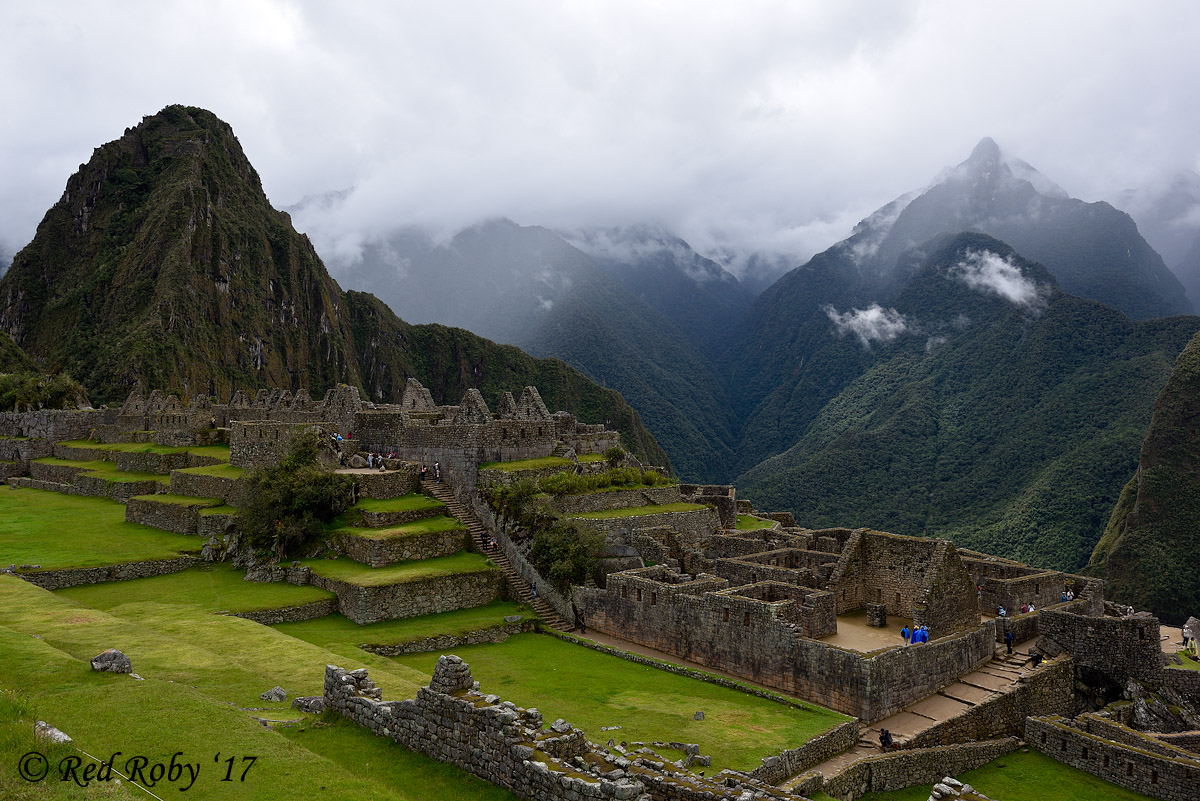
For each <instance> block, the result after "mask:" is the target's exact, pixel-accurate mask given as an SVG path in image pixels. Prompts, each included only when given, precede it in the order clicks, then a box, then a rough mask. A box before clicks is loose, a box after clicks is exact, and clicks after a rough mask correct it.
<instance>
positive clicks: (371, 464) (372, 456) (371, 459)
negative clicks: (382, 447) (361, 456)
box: [367, 451, 375, 470]
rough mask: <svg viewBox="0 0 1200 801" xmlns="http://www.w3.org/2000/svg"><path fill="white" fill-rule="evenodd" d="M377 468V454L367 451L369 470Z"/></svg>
mask: <svg viewBox="0 0 1200 801" xmlns="http://www.w3.org/2000/svg"><path fill="white" fill-rule="evenodd" d="M374 466H375V454H373V453H371V452H370V451H367V469H368V470H370V469H371V468H372V467H374Z"/></svg>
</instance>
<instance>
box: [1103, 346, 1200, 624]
mask: <svg viewBox="0 0 1200 801" xmlns="http://www.w3.org/2000/svg"><path fill="white" fill-rule="evenodd" d="M1198 419H1200V335H1197V336H1196V337H1194V338H1193V339H1192V341H1191V342H1189V343H1188V345H1187V347H1186V348H1184V350H1183V353H1181V354H1180V355H1179V359H1178V360H1177V361H1176V362H1175V369H1174V370H1173V371H1172V372H1171V377H1170V379H1169V380H1168V381H1167V383H1166V386H1165V387H1163V390H1162V392H1160V393H1159V395H1158V398H1157V400H1155V402H1154V415H1153V417H1152V418H1151V420H1150V431H1149V433H1148V434H1147V435H1146V439H1145V441H1144V442H1143V443H1142V450H1141V458H1140V460H1139V462H1138V468H1137V472H1136V474H1135V475H1134V477H1133V479H1132V480H1131V481H1129V483H1128V484H1126V485H1125V488H1124V490H1123V491H1122V492H1121V496H1120V498H1119V499H1118V501H1117V503H1116V506H1115V508H1114V510H1113V513H1112V518H1111V519H1110V520H1109V522H1108V528H1107V529H1106V530H1105V532H1104V536H1103V537H1102V538H1101V540H1100V542H1099V543H1098V544H1097V545H1096V550H1095V552H1094V553H1093V554H1092V559H1091V563H1090V564H1089V565H1088V572H1090V573H1094V574H1095V575H1099V576H1102V577H1103V578H1104V579H1105V580H1106V581H1107V582H1108V592H1109V595H1110V596H1111V597H1113V598H1114V599H1115V600H1118V601H1122V602H1124V603H1127V604H1130V605H1132V606H1135V607H1137V608H1139V609H1152V610H1154V611H1155V612H1156V613H1157V614H1158V615H1159V617H1161V618H1162V619H1163V620H1165V621H1167V622H1169V623H1173V624H1176V625H1178V624H1181V623H1182V622H1183V621H1185V620H1186V619H1187V617H1188V615H1189V614H1194V613H1195V610H1196V609H1198V608H1200V574H1197V572H1196V565H1195V556H1196V553H1197V550H1198V549H1200V426H1198V425H1197V422H1196V421H1197V420H1198Z"/></svg>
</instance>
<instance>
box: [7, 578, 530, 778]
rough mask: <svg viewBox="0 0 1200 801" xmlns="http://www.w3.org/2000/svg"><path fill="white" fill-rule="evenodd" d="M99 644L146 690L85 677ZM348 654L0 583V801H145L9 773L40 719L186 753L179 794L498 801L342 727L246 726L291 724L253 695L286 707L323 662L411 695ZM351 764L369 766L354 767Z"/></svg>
mask: <svg viewBox="0 0 1200 801" xmlns="http://www.w3.org/2000/svg"><path fill="white" fill-rule="evenodd" d="M30 635H36V637H35V636H30ZM109 647H116V648H120V649H121V650H122V651H124V652H125V653H126V654H127V655H128V656H129V657H130V659H131V660H132V663H133V668H134V671H135V672H137V673H138V674H139V675H141V676H143V677H144V678H145V681H136V680H133V679H131V678H130V677H128V676H123V675H116V674H108V673H96V672H94V671H92V670H91V669H90V666H89V665H88V663H87V660H88V659H90V658H91V657H92V656H94V655H95V654H97V653H99V652H100V651H102V650H104V649H105V648H109ZM358 656H359V658H357V659H348V658H345V657H342V656H338V655H335V654H332V653H331V652H329V651H327V650H324V649H321V648H318V647H316V646H313V645H311V644H309V643H305V642H302V641H300V640H297V639H295V638H292V637H288V636H286V635H283V634H280V633H279V632H276V631H275V630H273V629H272V628H270V627H268V626H260V625H258V624H256V623H251V622H250V621H247V620H241V619H239V618H233V617H224V616H217V615H211V614H206V613H202V612H199V611H198V610H197V609H195V608H189V607H188V606H186V605H174V606H172V605H168V604H160V603H147V602H131V603H127V604H124V605H120V606H116V607H114V608H113V609H112V610H111V612H102V611H99V610H95V609H89V608H86V607H82V606H79V605H78V604H76V603H74V602H73V601H71V600H69V599H67V598H63V597H59V596H58V595H56V594H54V593H49V592H46V591H45V590H41V589H39V588H37V587H34V586H33V585H30V584H27V583H26V582H23V581H21V580H19V579H16V578H13V577H10V576H0V797H3V798H25V797H29V798H35V799H38V798H47V799H58V798H72V799H74V798H115V799H121V801H123V800H124V799H126V798H145V797H147V796H146V795H145V794H144V793H143V792H142V791H140V790H132V792H133V795H129V794H127V793H120V792H116V791H115V790H114V788H113V787H111V786H110V787H104V788H100V790H102V791H103V792H95V794H88V793H85V792H84V791H82V790H80V789H79V788H71V789H70V790H69V791H67V792H60V786H59V783H57V782H56V783H51V782H44V783H41V784H39V785H37V786H36V787H31V786H29V785H27V784H25V783H24V782H22V780H20V779H19V778H17V777H16V776H15V775H14V771H13V770H12V767H13V766H14V765H15V764H16V761H17V759H18V758H19V757H20V755H21V754H22V753H25V752H26V751H28V750H47V749H46V748H45V746H39V747H36V749H35V748H31V747H30V746H29V737H28V732H29V730H30V729H31V721H32V719H33V718H38V719H42V720H47V721H49V722H51V723H52V724H53V725H55V726H57V727H58V728H60V729H62V730H63V731H66V732H67V733H68V734H70V735H71V736H72V737H73V738H74V740H75V745H76V746H78V747H79V748H81V749H83V750H85V751H87V752H88V753H90V754H95V755H97V756H101V755H102V756H103V757H107V756H108V755H110V754H111V753H113V752H114V751H122V752H123V753H124V754H125V755H127V756H128V755H132V754H144V755H147V756H150V757H151V758H152V759H162V760H169V758H170V756H171V754H173V753H175V752H176V751H182V752H184V755H185V757H186V758H187V760H188V761H191V762H199V763H200V764H201V773H200V776H199V779H198V781H197V782H196V784H195V786H193V787H192V788H191V789H190V790H189V791H188V793H187V797H189V798H201V799H209V798H216V799H254V800H255V801H258V799H265V801H276V800H278V801H291V799H296V798H312V797H315V796H316V795H328V797H330V798H337V799H361V800H362V801H385V800H386V799H392V798H399V799H414V800H419V801H437V799H443V798H464V799H465V798H476V797H479V798H485V799H501V798H509V796H507V795H505V794H503V793H497V792H495V791H493V790H491V789H490V788H489V787H488V786H487V785H484V784H483V783H482V782H478V781H476V780H474V779H472V778H471V777H469V776H467V775H466V774H465V773H463V772H462V771H459V770H457V769H455V768H452V767H450V766H446V765H440V764H439V763H435V762H433V761H432V760H429V759H427V758H424V757H420V756H419V755H416V754H410V753H407V752H403V751H402V749H399V748H397V747H394V746H390V745H389V744H388V742H387V741H385V740H383V739H382V738H377V737H374V736H373V735H372V734H370V732H368V731H366V730H365V729H362V728H360V727H357V726H354V725H352V724H344V725H343V724H338V725H336V726H333V727H330V726H327V725H324V724H321V723H319V722H316V721H311V722H310V724H309V726H307V727H306V730H305V731H300V730H295V731H287V732H280V731H275V730H272V729H269V728H265V727H264V726H262V725H261V724H260V723H259V722H257V721H256V720H254V717H255V716H257V717H264V718H270V719H288V718H291V719H298V718H299V717H301V716H300V715H299V714H298V713H295V712H293V711H291V710H290V709H288V704H287V703H282V704H268V703H267V702H264V701H261V700H259V698H258V694H259V693H261V692H263V691H264V690H266V689H267V688H269V687H271V686H273V685H275V684H278V685H280V686H282V687H284V688H285V689H287V690H288V694H289V699H290V698H291V697H294V696H295V695H305V694H307V695H314V694H319V693H320V691H321V685H322V682H323V679H324V669H325V665H326V664H329V663H331V662H332V663H335V664H339V665H341V666H342V667H346V668H353V667H366V668H368V669H369V670H370V671H371V675H372V677H373V678H374V679H375V680H376V681H377V682H378V683H379V685H380V686H381V687H382V688H383V689H384V694H385V696H386V697H388V698H405V697H411V696H412V694H413V693H415V691H416V689H417V687H418V686H419V684H420V683H423V682H424V681H425V680H426V678H425V677H424V676H422V675H421V674H419V673H418V672H416V671H413V670H410V669H408V668H406V667H404V666H402V665H399V664H397V663H395V662H393V661H391V660H387V659H383V658H382V657H376V656H374V655H372V654H367V653H365V652H361V651H360V652H359V654H358ZM248 707H265V709H262V710H257V709H255V710H250V709H245V708H248ZM331 728H332V729H333V731H332V732H331V731H329V730H330V729H331ZM218 751H219V752H220V753H221V757H220V758H221V760H224V759H225V758H227V757H228V756H231V755H235V756H236V757H237V764H238V769H239V770H238V774H235V776H236V775H240V768H241V767H242V765H243V763H242V762H241V759H240V758H241V756H243V755H253V756H256V757H257V758H258V759H257V761H256V762H255V763H254V766H253V767H252V768H251V770H250V772H249V774H248V775H247V777H246V780H245V782H238V781H234V782H231V783H221V782H219V781H218V780H219V778H220V777H221V775H222V774H221V771H223V770H224V767H223V764H221V765H216V764H215V763H214V762H213V758H214V756H216V754H217V752H218ZM57 753H58V752H55V754H56V755H57ZM361 755H367V758H366V761H367V762H369V763H371V764H363V761H364V760H363V759H362V758H359V757H360V756H361ZM129 789H131V788H129ZM163 790H166V791H167V792H166V793H163V792H162V791H163ZM29 791H32V794H31V795H29V796H26V795H24V793H26V792H29ZM88 792H89V793H90V792H93V791H88ZM156 792H158V794H159V795H161V796H163V797H169V796H170V795H174V794H175V793H176V792H178V787H173V786H171V785H167V784H160V785H159V786H158V788H156ZM39 793H41V794H39Z"/></svg>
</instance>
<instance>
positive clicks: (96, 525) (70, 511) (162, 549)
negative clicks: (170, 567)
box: [0, 489, 201, 570]
mask: <svg viewBox="0 0 1200 801" xmlns="http://www.w3.org/2000/svg"><path fill="white" fill-rule="evenodd" d="M150 497H151V498H155V499H157V498H161V497H163V496H161V495H152V496H150ZM200 545H201V543H200V542H199V541H198V540H197V539H196V538H195V537H185V536H184V535H182V534H173V533H171V532H169V531H163V530H161V529H157V528H151V527H150V526H142V525H138V524H136V523H126V522H125V506H124V504H120V503H117V502H116V501H110V500H108V499H107V498H88V497H85V496H82V495H63V494H61V493H58V492H46V491H43V490H34V489H4V490H0V562H2V563H3V564H5V565H8V564H14V563H15V564H18V565H20V564H35V565H41V566H42V569H43V570H59V569H63V568H70V567H98V566H101V565H115V564H121V563H123V562H139V561H142V560H152V559H173V558H175V557H177V556H180V555H181V554H194V553H198V552H199V550H200Z"/></svg>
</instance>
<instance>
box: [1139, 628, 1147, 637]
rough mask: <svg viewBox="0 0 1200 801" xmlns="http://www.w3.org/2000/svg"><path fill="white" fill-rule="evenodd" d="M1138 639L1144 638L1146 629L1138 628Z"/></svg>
mask: <svg viewBox="0 0 1200 801" xmlns="http://www.w3.org/2000/svg"><path fill="white" fill-rule="evenodd" d="M1138 639H1139V640H1144V639H1146V630H1145V629H1143V628H1139V629H1138Z"/></svg>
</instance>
